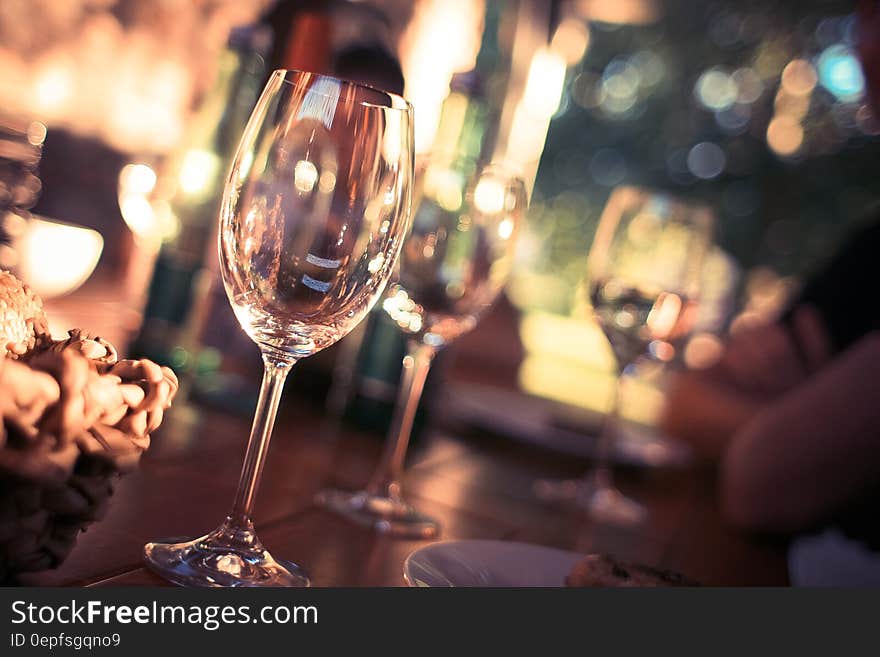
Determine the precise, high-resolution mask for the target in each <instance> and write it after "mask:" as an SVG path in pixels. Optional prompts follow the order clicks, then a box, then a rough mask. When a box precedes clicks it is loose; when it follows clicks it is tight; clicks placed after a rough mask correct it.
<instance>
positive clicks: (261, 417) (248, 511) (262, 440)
mask: <svg viewBox="0 0 880 657" xmlns="http://www.w3.org/2000/svg"><path fill="white" fill-rule="evenodd" d="M294 362H295V361H294V360H293V359H291V358H290V357H288V356H286V355H284V356H282V355H279V354H275V353H270V352H268V351H264V352H263V384H262V385H261V386H260V398H259V400H258V401H257V410H256V413H255V414H254V423H253V426H252V427H251V437H250V439H249V440H248V446H247V452H246V453H245V457H244V465H243V466H242V468H241V478H240V479H239V482H238V491H237V492H236V494H235V502H234V503H233V505H232V511H230V513H229V516H228V517H227V519H226V524H227V525H231V526H232V527H235V528H241V529H245V528H249V527H250V526H251V515H252V513H253V510H254V498H255V497H256V494H257V487H258V486H259V484H260V475H262V474H263V465H265V463H266V453H267V452H268V450H269V440H270V438H271V437H272V427H273V425H274V424H275V415H276V414H277V413H278V402H279V400H280V399H281V391H282V390H283V388H284V380H285V379H286V378H287V374H288V372H290V368H291V367H292V366H293V363H294Z"/></svg>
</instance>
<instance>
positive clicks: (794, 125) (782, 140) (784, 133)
mask: <svg viewBox="0 0 880 657" xmlns="http://www.w3.org/2000/svg"><path fill="white" fill-rule="evenodd" d="M803 141H804V129H803V128H802V127H801V126H800V124H799V123H798V122H797V121H796V120H794V119H793V118H791V117H789V116H786V115H781V116H777V117H775V118H774V119H773V120H772V121H770V124H769V125H768V126H767V145H768V146H769V147H770V148H771V149H772V150H773V152H774V153H776V154H777V155H782V156H784V157H789V156H792V155H794V154H796V153H797V152H798V151H799V150H800V147H801V144H803Z"/></svg>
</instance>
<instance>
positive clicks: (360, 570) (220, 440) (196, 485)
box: [21, 399, 787, 586]
mask: <svg viewBox="0 0 880 657" xmlns="http://www.w3.org/2000/svg"><path fill="white" fill-rule="evenodd" d="M297 401H298V400H296V399H292V400H288V403H287V404H286V406H285V408H284V409H283V412H282V414H281V415H280V417H279V420H278V423H277V425H276V431H275V436H274V438H273V441H272V445H271V448H270V452H269V457H268V463H267V466H266V470H265V473H264V476H263V481H262V485H261V489H260V493H259V496H258V499H257V509H256V515H255V522H256V525H257V530H258V533H259V535H260V537H261V538H262V540H263V542H264V544H265V545H266V546H267V547H268V548H269V550H270V551H271V552H272V553H273V554H274V555H275V556H277V557H279V558H283V559H289V560H292V561H295V562H297V563H299V564H300V565H302V566H303V567H305V569H306V570H307V571H308V572H309V574H310V575H311V577H312V581H313V584H314V585H315V586H403V585H404V584H405V582H404V580H403V570H402V569H403V562H404V559H405V558H406V556H407V555H408V554H409V553H410V552H412V551H413V550H414V549H416V548H418V547H420V546H422V545H425V544H427V541H417V540H403V539H397V538H392V537H388V536H382V535H378V534H375V533H372V532H371V531H369V530H367V529H365V528H362V527H359V526H356V525H353V524H351V523H349V522H348V521H346V520H344V519H342V518H340V517H338V516H335V515H333V514H331V513H328V512H325V511H323V510H322V509H320V508H317V507H316V506H315V505H314V504H313V502H312V499H313V496H314V494H315V493H316V492H317V491H318V490H320V489H321V488H322V487H323V486H328V485H332V486H341V487H346V488H353V487H357V486H359V485H362V484H363V483H364V482H365V481H366V479H367V478H368V476H369V474H370V471H371V469H372V467H373V465H374V464H375V462H376V460H377V458H378V455H379V451H380V448H381V441H380V439H379V438H378V437H377V436H374V435H371V434H364V433H358V432H355V431H352V430H351V429H347V428H342V427H339V426H335V427H334V426H332V425H330V424H328V423H327V421H326V420H322V419H321V417H320V416H319V415H318V414H317V413H315V412H314V411H313V410H310V409H309V408H308V407H306V406H305V405H304V404H297ZM187 418H190V419H189V420H187ZM248 425H249V421H248V419H246V418H243V417H238V416H232V415H229V414H224V413H220V412H217V411H214V410H206V409H203V408H195V407H180V406H178V407H176V408H175V410H174V412H173V413H171V414H169V416H167V418H166V422H165V423H164V425H163V427H162V429H161V430H160V431H159V432H157V434H156V435H155V436H154V437H153V444H152V446H151V448H150V450H149V452H148V453H147V454H146V455H145V456H144V459H143V461H142V463H141V467H140V469H139V470H138V471H136V472H135V473H133V474H130V475H128V476H127V477H125V478H123V479H122V480H121V481H120V482H119V484H118V488H117V491H116V493H115V495H114V498H113V500H112V503H111V508H110V510H109V512H108V514H107V516H106V517H105V518H104V519H103V520H102V521H100V522H98V523H96V524H95V525H93V526H91V527H90V528H89V529H88V530H87V531H86V533H84V534H83V535H81V536H80V538H79V541H78V544H77V546H76V548H75V549H74V551H73V553H72V554H71V555H70V556H69V557H68V559H67V560H66V561H65V563H64V564H63V565H62V566H61V567H60V568H58V569H57V570H54V571H48V572H44V573H38V574H30V575H26V576H23V577H22V580H21V582H22V583H23V584H30V585H77V586H108V585H160V584H163V581H162V580H160V579H159V578H158V577H156V576H155V575H153V574H152V573H150V572H148V571H147V570H146V569H145V568H144V567H143V565H142V563H141V548H142V546H143V544H144V543H145V542H147V541H149V540H152V539H158V538H163V537H169V536H195V535H198V534H201V533H205V532H207V531H209V530H211V529H213V528H214V527H215V526H216V525H217V524H218V523H219V522H220V521H221V519H222V518H223V517H224V516H225V513H226V511H227V510H228V507H229V505H230V504H231V501H232V497H233V494H234V490H235V486H236V484H237V480H238V472H239V468H240V466H241V461H242V458H243V455H244V448H245V442H246V439H247V434H248V428H249V426H248ZM459 434H460V435H459ZM585 466H586V462H585V461H581V460H578V459H573V458H572V457H567V456H561V455H559V454H555V453H549V452H544V451H542V450H539V449H537V448H535V447H530V446H526V445H521V444H517V443H514V442H512V441H510V440H508V439H504V438H499V437H493V436H488V435H485V434H481V433H477V432H474V431H470V432H455V431H450V430H441V429H434V430H432V431H431V432H429V433H427V434H425V436H424V438H423V439H422V440H420V441H419V443H418V444H417V445H415V446H414V448H413V449H412V450H411V454H410V458H409V464H408V471H407V476H406V480H405V490H406V492H407V494H408V496H409V497H410V498H411V501H412V502H413V503H414V504H415V505H416V506H418V507H419V508H420V509H421V510H423V511H424V512H426V513H429V514H431V515H434V516H435V517H437V518H439V520H440V521H441V523H442V526H443V535H442V539H461V538H482V539H502V540H508V541H527V542H532V543H539V544H544V545H549V546H555V547H559V548H563V549H568V550H576V551H580V552H591V551H601V552H609V553H612V554H614V555H616V556H617V557H619V558H621V559H627V560H634V561H638V562H642V563H646V564H650V565H654V566H658V567H662V568H669V569H673V570H677V571H679V572H682V573H684V574H686V575H688V576H690V577H692V578H694V579H696V580H698V581H700V582H702V583H704V584H708V585H784V584H786V583H787V575H786V567H785V552H784V549H783V547H782V546H781V545H775V544H768V543H761V542H758V541H756V540H755V539H750V538H748V537H745V536H742V535H740V534H737V533H736V532H734V531H732V530H730V529H728V528H726V527H725V526H724V524H723V522H722V520H721V518H720V516H719V514H718V511H717V509H716V506H715V497H714V492H713V481H712V476H711V474H710V473H706V472H704V471H699V470H696V469H680V470H670V471H660V470H651V471H647V470H636V469H630V470H624V471H622V472H620V473H619V476H618V481H619V484H620V486H621V488H622V489H623V490H624V492H626V493H627V494H629V495H631V496H632V497H634V498H635V499H637V500H639V501H641V502H642V503H644V504H645V505H646V506H647V507H648V510H649V512H650V520H649V521H648V522H647V523H646V524H645V525H644V526H643V527H641V528H639V529H637V530H620V529H611V528H607V527H601V526H596V525H594V524H592V523H591V522H590V521H589V520H588V519H586V518H585V517H584V516H583V515H582V514H581V513H580V512H578V511H577V510H575V509H571V508H564V507H560V506H554V505H546V504H542V503H539V502H538V501H536V500H535V499H534V497H533V495H532V492H531V485H532V482H533V481H534V480H535V479H536V478H538V477H547V476H574V475H577V474H579V473H580V472H582V471H583V469H584V468H585Z"/></svg>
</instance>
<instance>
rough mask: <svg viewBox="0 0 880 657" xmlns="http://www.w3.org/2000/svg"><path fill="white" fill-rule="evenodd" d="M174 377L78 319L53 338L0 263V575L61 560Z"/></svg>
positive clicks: (129, 462)
mask: <svg viewBox="0 0 880 657" xmlns="http://www.w3.org/2000/svg"><path fill="white" fill-rule="evenodd" d="M177 387H178V384H177V377H176V376H175V375H174V372H172V371H171V370H170V369H168V368H167V367H160V366H159V365H157V364H156V363H153V362H152V361H149V360H117V355H116V350H115V349H114V348H113V346H112V345H111V344H109V343H108V342H106V341H105V340H102V339H101V338H98V337H94V338H93V337H90V336H89V335H88V334H87V333H84V332H83V331H81V330H79V329H73V330H71V331H69V337H68V338H67V339H66V340H53V339H52V338H51V336H50V335H49V331H48V327H47V321H46V316H45V314H44V313H43V309H42V303H41V302H40V299H39V297H37V296H36V295H34V294H33V293H32V292H31V291H30V289H29V288H28V287H27V286H26V285H24V284H23V283H22V282H21V281H19V280H18V279H17V278H15V276H13V275H12V274H10V273H9V272H5V271H0V417H2V426H0V582H3V581H9V580H10V579H11V578H12V577H14V576H15V575H16V574H17V573H21V572H26V571H36V570H44V569H47V568H53V567H55V566H57V565H58V564H60V563H61V561H62V560H63V559H64V558H65V557H66V556H67V555H68V553H69V552H70V551H71V549H72V548H73V546H74V543H75V541H76V537H77V535H78V534H79V532H80V531H82V530H83V529H85V527H86V526H87V525H88V524H90V523H92V522H94V521H96V520H99V519H100V518H101V517H102V516H103V515H104V513H105V512H106V509H107V506H108V503H109V500H110V496H111V495H112V494H113V488H114V484H115V481H116V479H117V478H118V476H119V475H121V474H124V473H126V472H130V471H131V470H132V469H134V468H135V467H136V466H137V464H138V462H139V460H140V457H141V454H143V452H144V450H146V449H147V447H148V446H149V444H150V433H151V432H152V431H154V430H155V429H156V428H157V427H158V426H159V424H160V423H161V422H162V414H163V412H164V411H165V410H166V409H167V408H168V407H169V406H170V405H171V401H172V399H173V398H174V395H175V393H176V392H177Z"/></svg>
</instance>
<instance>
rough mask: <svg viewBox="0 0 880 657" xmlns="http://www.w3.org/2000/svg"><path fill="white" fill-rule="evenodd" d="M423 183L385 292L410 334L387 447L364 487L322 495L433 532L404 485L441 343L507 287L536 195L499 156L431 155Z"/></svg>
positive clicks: (394, 528) (353, 515) (405, 531)
mask: <svg viewBox="0 0 880 657" xmlns="http://www.w3.org/2000/svg"><path fill="white" fill-rule="evenodd" d="M420 187H421V202H420V203H419V206H418V210H417V211H416V213H415V217H414V219H413V227H412V233H411V235H410V236H409V237H408V238H407V240H406V243H405V244H404V247H403V253H402V255H401V258H400V273H399V279H398V280H397V281H396V282H394V283H392V284H391V285H389V286H388V289H387V290H386V292H385V297H384V299H383V301H382V308H383V309H384V310H385V312H386V313H388V316H389V317H390V318H391V319H392V320H393V321H394V322H395V323H396V324H397V326H398V327H399V328H400V330H401V331H403V332H404V333H405V334H406V335H407V336H408V338H409V340H408V353H407V355H406V356H405V357H404V359H403V374H402V376H401V384H400V389H399V393H398V399H397V405H396V407H395V411H394V416H393V418H392V421H391V426H390V429H389V432H388V437H387V439H386V445H385V451H384V453H383V455H382V459H381V462H380V464H379V467H378V468H377V470H376V471H375V473H374V474H373V477H372V479H371V480H370V482H369V483H368V485H367V486H366V488H365V489H363V490H360V491H356V492H349V491H340V490H324V491H321V492H320V493H319V494H318V497H317V501H318V503H319V504H321V505H322V506H324V507H325V508H327V509H330V510H332V511H335V512H337V513H340V514H342V515H343V516H345V517H347V518H349V519H351V520H354V521H355V522H358V523H360V524H362V525H366V526H369V527H373V528H374V529H376V530H377V531H380V532H385V533H390V534H394V535H396V536H408V537H420V538H430V537H433V536H436V535H437V534H438V533H439V531H440V527H439V524H438V523H437V521H436V520H434V519H433V518H429V517H428V516H425V515H423V514H422V513H420V512H419V511H417V510H416V509H415V508H413V507H412V506H411V505H410V504H409V503H408V502H407V501H406V500H405V499H404V497H403V494H402V490H401V475H402V471H403V462H404V458H405V456H406V450H407V445H408V443H409V437H410V432H411V431H412V425H413V420H414V418H415V414H416V410H417V408H418V405H419V400H420V398H421V394H422V389H423V387H424V384H425V379H426V377H427V375H428V371H429V369H430V367H431V361H432V359H433V358H434V355H435V354H436V353H437V351H438V350H440V349H442V348H444V347H445V346H446V345H448V344H450V343H451V342H453V341H454V340H456V339H457V338H458V337H459V336H461V335H463V334H464V333H467V332H468V331H470V330H471V329H473V328H474V327H475V326H476V325H477V322H478V321H479V319H480V317H481V316H482V315H483V314H484V313H485V312H486V310H487V309H488V308H489V307H490V306H491V305H492V303H493V302H494V301H495V299H496V298H497V297H498V295H499V293H500V292H501V290H502V288H503V287H504V284H505V283H506V281H507V278H508V276H509V274H510V270H511V266H512V262H513V248H514V243H515V237H516V232H517V226H518V224H519V223H520V221H521V219H522V217H523V215H524V213H525V211H526V208H527V205H528V203H527V196H526V188H525V184H524V182H523V181H522V179H521V178H519V177H518V176H517V175H516V174H514V173H512V172H510V171H508V170H506V169H505V168H504V167H502V166H500V165H488V166H485V167H483V166H479V165H477V164H476V163H473V162H471V161H466V160H459V161H456V162H454V163H452V164H446V163H444V164H437V165H432V164H430V163H429V164H428V165H427V166H426V167H425V171H424V174H423V177H422V179H421V180H420Z"/></svg>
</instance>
